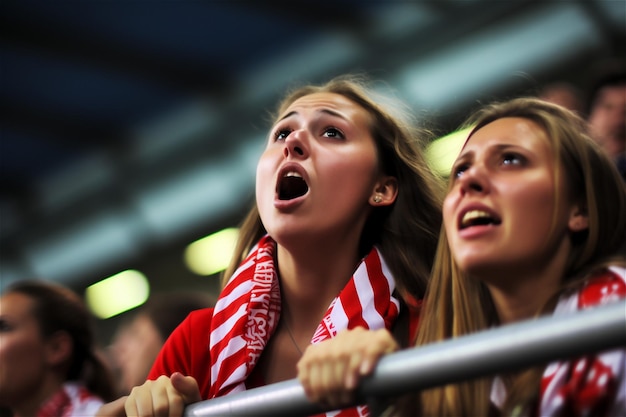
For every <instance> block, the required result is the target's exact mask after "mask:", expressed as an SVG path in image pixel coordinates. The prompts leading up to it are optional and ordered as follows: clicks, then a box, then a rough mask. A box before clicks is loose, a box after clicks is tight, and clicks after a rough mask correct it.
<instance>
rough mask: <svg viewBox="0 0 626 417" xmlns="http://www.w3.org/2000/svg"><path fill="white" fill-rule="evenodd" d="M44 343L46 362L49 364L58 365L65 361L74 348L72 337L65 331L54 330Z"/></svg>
mask: <svg viewBox="0 0 626 417" xmlns="http://www.w3.org/2000/svg"><path fill="white" fill-rule="evenodd" d="M45 344H46V347H45V352H46V362H47V363H48V364H49V365H51V366H58V365H60V364H63V363H64V362H67V361H68V360H69V358H70V357H71V356H72V352H73V350H74V343H73V342H72V338H71V336H70V335H69V334H68V333H67V332H65V331H58V332H55V333H54V334H53V335H52V336H50V337H48V338H47V340H46V341H45Z"/></svg>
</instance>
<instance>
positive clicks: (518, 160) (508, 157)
mask: <svg viewBox="0 0 626 417" xmlns="http://www.w3.org/2000/svg"><path fill="white" fill-rule="evenodd" d="M523 162H524V160H523V158H522V157H521V156H519V155H517V154H513V153H507V154H504V155H503V156H502V165H515V166H518V165H522V164H523Z"/></svg>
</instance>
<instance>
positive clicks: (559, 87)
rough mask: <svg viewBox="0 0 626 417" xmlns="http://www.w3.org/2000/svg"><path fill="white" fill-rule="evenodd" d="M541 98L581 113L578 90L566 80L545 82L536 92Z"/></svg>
mask: <svg viewBox="0 0 626 417" xmlns="http://www.w3.org/2000/svg"><path fill="white" fill-rule="evenodd" d="M538 97H539V98H540V99H542V100H545V101H549V102H550V103H554V104H558V105H560V106H563V107H565V108H566V109H570V110H571V111H574V112H576V113H578V114H580V115H582V114H583V110H584V109H583V107H584V106H583V99H582V94H581V92H580V90H579V89H578V88H577V87H575V86H574V85H573V84H571V83H568V82H566V81H555V82H552V83H548V84H546V85H545V86H544V87H543V88H542V89H541V90H540V91H539V94H538Z"/></svg>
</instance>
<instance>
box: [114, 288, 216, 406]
mask: <svg viewBox="0 0 626 417" xmlns="http://www.w3.org/2000/svg"><path fill="white" fill-rule="evenodd" d="M213 304H215V300H214V299H211V298H210V297H208V296H206V295H204V294H198V293H173V294H166V293H163V294H156V295H153V296H151V297H150V299H149V300H148V302H147V303H146V304H144V305H143V306H141V307H140V308H139V309H138V310H137V311H136V313H134V314H133V315H132V316H131V318H129V319H128V320H127V321H125V322H124V323H123V324H122V325H121V326H120V327H119V329H118V330H117V332H116V334H115V336H114V339H113V345H112V354H113V355H112V356H113V357H112V360H113V362H114V366H115V367H116V371H117V373H118V378H119V390H120V394H121V395H126V394H128V393H129V392H130V390H131V389H132V388H133V387H134V386H136V385H141V384H143V383H144V382H145V380H146V377H147V376H148V372H149V371H150V368H151V367H152V363H153V362H154V360H155V359H156V357H157V354H158V353H159V351H160V350H161V346H163V343H165V340H167V338H168V337H169V335H170V333H171V332H172V331H173V330H174V328H176V326H178V324H179V323H180V322H182V321H183V319H184V318H185V317H187V315H188V314H189V313H190V312H191V311H193V310H198V309H201V308H206V307H211V306H213Z"/></svg>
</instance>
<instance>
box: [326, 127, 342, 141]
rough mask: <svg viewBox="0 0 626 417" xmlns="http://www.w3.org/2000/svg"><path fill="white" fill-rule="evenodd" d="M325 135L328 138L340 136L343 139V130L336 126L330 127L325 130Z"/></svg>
mask: <svg viewBox="0 0 626 417" xmlns="http://www.w3.org/2000/svg"><path fill="white" fill-rule="evenodd" d="M324 136H326V137H328V138H339V139H343V137H344V136H343V133H342V132H341V130H339V129H337V128H334V127H329V128H327V129H326V130H325V131H324Z"/></svg>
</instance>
